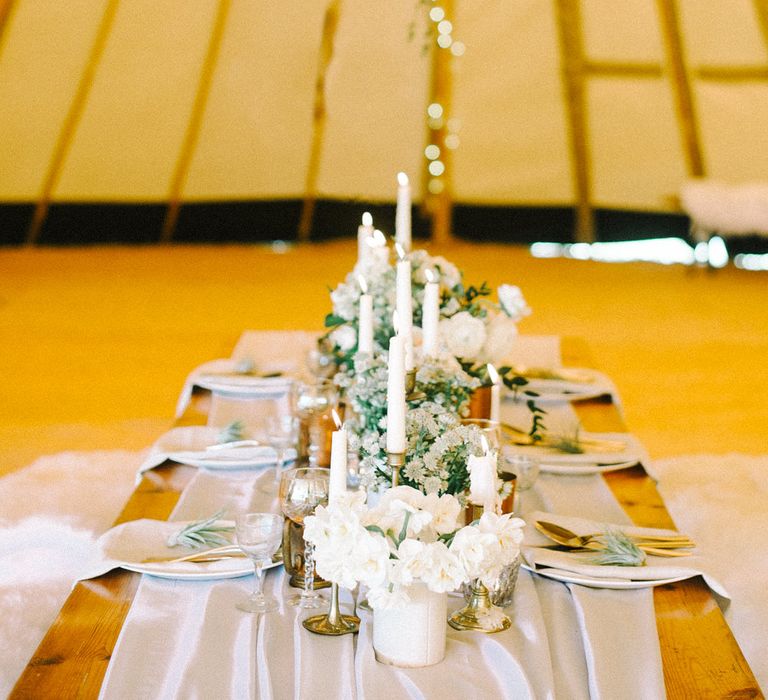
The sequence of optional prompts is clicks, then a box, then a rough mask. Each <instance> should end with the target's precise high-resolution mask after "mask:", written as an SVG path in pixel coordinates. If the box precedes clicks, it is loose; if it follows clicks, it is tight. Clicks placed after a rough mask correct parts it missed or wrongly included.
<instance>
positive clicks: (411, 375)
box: [405, 369, 427, 401]
mask: <svg viewBox="0 0 768 700" xmlns="http://www.w3.org/2000/svg"><path fill="white" fill-rule="evenodd" d="M426 398H427V395H426V394H425V393H424V392H423V391H416V370H415V369H409V370H408V371H407V372H406V373H405V400H406V401H423V400H424V399H426Z"/></svg>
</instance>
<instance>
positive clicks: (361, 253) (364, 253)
mask: <svg viewBox="0 0 768 700" xmlns="http://www.w3.org/2000/svg"><path fill="white" fill-rule="evenodd" d="M372 236H373V217H372V216H371V215H370V214H369V213H368V212H365V213H364V214H363V223H362V224H361V225H360V226H358V227H357V262H358V264H360V263H365V262H366V261H367V260H368V256H369V255H370V252H371V247H370V245H369V244H368V239H369V238H371V237H372Z"/></svg>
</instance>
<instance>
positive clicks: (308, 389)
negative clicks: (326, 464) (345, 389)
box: [296, 379, 339, 467]
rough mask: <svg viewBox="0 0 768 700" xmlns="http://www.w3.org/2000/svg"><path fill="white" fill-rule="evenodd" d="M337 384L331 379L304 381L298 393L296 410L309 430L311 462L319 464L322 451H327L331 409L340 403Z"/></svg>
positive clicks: (308, 448)
mask: <svg viewBox="0 0 768 700" xmlns="http://www.w3.org/2000/svg"><path fill="white" fill-rule="evenodd" d="M338 401H339V398H338V393H337V391H336V385H335V384H334V383H333V382H332V381H331V380H330V379H317V380H315V381H312V382H303V383H302V384H300V385H299V387H298V389H297V393H296V411H297V413H298V415H299V418H301V421H302V423H303V425H304V426H306V430H307V457H308V458H309V464H310V466H312V467H316V466H318V464H319V460H320V453H321V451H322V450H324V449H325V451H327V445H326V443H327V437H328V435H329V434H330V431H331V430H332V429H333V428H332V421H331V409H332V408H334V407H335V406H336V405H337V404H338Z"/></svg>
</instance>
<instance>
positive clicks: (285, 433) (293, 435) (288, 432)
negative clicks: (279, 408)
mask: <svg viewBox="0 0 768 700" xmlns="http://www.w3.org/2000/svg"><path fill="white" fill-rule="evenodd" d="M264 428H265V432H266V435H267V440H269V444H270V445H271V446H272V447H274V448H275V453H276V455H275V457H276V461H275V476H274V479H273V480H272V481H269V482H267V483H266V484H265V485H264V487H263V489H262V490H263V491H264V492H265V493H270V494H276V493H277V492H278V489H279V486H280V477H281V476H282V475H283V467H284V466H285V456H286V452H287V451H288V450H289V449H290V448H291V447H295V446H296V443H297V442H298V440H299V420H298V418H296V416H293V415H290V414H284V415H279V416H269V417H267V418H266V420H265V421H264Z"/></svg>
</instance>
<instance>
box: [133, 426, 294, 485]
mask: <svg viewBox="0 0 768 700" xmlns="http://www.w3.org/2000/svg"><path fill="white" fill-rule="evenodd" d="M220 433H221V430H220V429H219V428H212V427H209V426H184V427H179V428H172V429H171V430H169V431H168V432H167V433H163V434H162V435H161V436H160V437H159V438H158V439H157V440H156V441H155V443H154V444H153V445H152V447H151V448H150V451H149V455H147V458H146V459H145V460H144V462H143V463H142V465H141V466H140V467H139V472H138V475H137V479H140V478H141V475H142V474H143V473H144V472H146V471H149V470H150V469H154V468H155V467H158V466H160V465H161V464H163V462H165V461H166V460H169V459H170V460H172V461H174V462H179V463H180V464H189V465H191V466H197V467H200V468H203V469H254V468H262V467H269V466H274V465H275V464H276V460H277V456H276V452H275V449H274V448H273V447H270V446H269V445H258V446H256V447H232V448H229V449H214V450H207V449H206V448H207V447H209V446H212V445H216V444H217V438H218V436H219V434H220ZM294 459H296V450H293V449H291V450H287V451H286V462H290V461H292V460H294Z"/></svg>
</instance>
